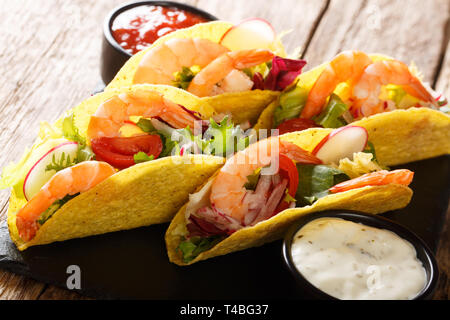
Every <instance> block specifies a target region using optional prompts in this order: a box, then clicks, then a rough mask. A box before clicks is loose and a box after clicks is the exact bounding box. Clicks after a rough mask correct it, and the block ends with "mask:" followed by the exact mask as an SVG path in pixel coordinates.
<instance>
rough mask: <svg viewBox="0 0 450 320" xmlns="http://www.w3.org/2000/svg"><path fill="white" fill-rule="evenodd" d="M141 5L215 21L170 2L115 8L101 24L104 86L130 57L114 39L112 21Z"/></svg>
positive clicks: (210, 16) (125, 5)
mask: <svg viewBox="0 0 450 320" xmlns="http://www.w3.org/2000/svg"><path fill="white" fill-rule="evenodd" d="M142 5H154V6H163V7H175V8H178V9H181V10H185V11H189V12H191V13H194V14H196V15H198V16H200V17H203V18H205V19H206V20H208V21H214V20H217V18H216V17H215V16H213V15H212V14H210V13H208V12H206V11H203V10H200V9H198V8H196V7H193V6H190V5H187V4H183V3H178V2H172V1H134V2H128V3H125V4H123V5H121V6H119V7H116V8H115V9H113V10H112V11H111V12H110V13H109V14H108V15H107V16H106V18H105V21H104V23H103V42H102V53H101V61H100V75H101V77H102V80H103V82H104V83H105V84H108V83H109V82H110V81H111V80H112V79H114V77H115V75H116V73H117V72H118V71H119V70H120V68H121V67H122V66H123V65H124V64H125V62H127V60H128V59H129V58H130V57H131V56H132V55H131V54H130V53H129V52H127V51H126V50H125V49H123V48H122V47H121V46H120V44H119V43H118V42H117V41H116V40H115V39H114V36H113V34H112V30H111V28H112V24H113V22H114V19H115V18H116V17H117V16H118V15H119V14H120V13H122V12H124V11H126V10H129V9H131V8H134V7H138V6H142Z"/></svg>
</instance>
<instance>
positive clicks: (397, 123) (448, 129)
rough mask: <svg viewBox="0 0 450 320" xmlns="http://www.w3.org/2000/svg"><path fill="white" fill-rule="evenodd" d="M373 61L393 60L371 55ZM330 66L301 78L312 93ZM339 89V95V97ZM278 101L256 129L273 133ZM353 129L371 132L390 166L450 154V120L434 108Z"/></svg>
mask: <svg viewBox="0 0 450 320" xmlns="http://www.w3.org/2000/svg"><path fill="white" fill-rule="evenodd" d="M371 58H372V60H374V61H378V60H386V59H391V58H389V57H386V56H383V55H371ZM325 66H326V64H323V65H321V66H318V67H316V68H314V69H312V70H310V71H308V72H305V73H303V74H301V75H300V76H299V77H298V79H299V81H300V83H301V85H302V87H305V88H306V89H307V90H310V89H311V88H312V86H313V84H314V83H315V81H316V79H317V78H318V77H319V75H320V74H321V72H322V71H323V69H324V68H325ZM339 89H340V88H339V87H338V88H337V90H336V92H337V93H338V94H339ZM277 107H278V101H277V100H275V101H273V102H272V103H271V104H270V105H269V106H268V107H267V108H266V109H265V110H264V111H263V112H262V113H261V116H260V117H259V119H258V121H257V123H256V125H255V127H254V128H255V129H256V130H257V129H270V128H272V125H273V122H272V121H273V115H274V111H275V109H276V108H277ZM352 125H356V126H361V127H364V128H366V129H367V131H368V132H369V136H370V140H371V142H372V143H374V144H375V145H376V146H377V158H378V160H379V161H380V163H383V164H385V165H387V166H394V165H398V164H403V163H408V162H412V161H418V160H424V159H428V158H433V157H437V156H440V155H444V154H449V153H450V116H449V115H448V114H445V113H443V112H441V111H438V110H434V109H431V108H425V107H423V108H416V107H412V108H409V109H397V110H394V111H390V112H384V113H379V114H376V115H373V116H370V117H367V118H363V119H361V120H359V121H355V122H353V123H352Z"/></svg>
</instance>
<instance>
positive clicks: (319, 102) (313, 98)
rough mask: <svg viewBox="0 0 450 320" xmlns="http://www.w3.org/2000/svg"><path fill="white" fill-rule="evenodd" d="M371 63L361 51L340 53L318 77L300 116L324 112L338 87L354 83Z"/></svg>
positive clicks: (307, 116)
mask: <svg viewBox="0 0 450 320" xmlns="http://www.w3.org/2000/svg"><path fill="white" fill-rule="evenodd" d="M371 63H372V60H371V59H370V57H369V56H368V55H367V54H365V53H364V52H361V51H344V52H342V53H340V54H338V55H337V56H336V57H335V58H334V59H333V60H331V62H330V63H329V64H328V65H327V66H326V67H325V69H324V70H323V71H322V73H321V74H320V76H319V78H317V80H316V82H315V83H314V85H313V87H312V88H311V91H310V92H309V94H308V99H307V100H306V104H305V107H304V108H303V110H302V113H301V116H300V117H301V118H306V119H310V118H312V117H313V116H315V115H318V114H319V113H320V112H322V109H323V108H324V107H325V103H326V100H327V98H328V97H329V96H330V95H331V94H332V93H333V91H334V90H335V89H336V87H337V86H338V85H339V84H340V83H342V82H347V81H348V82H349V83H350V84H353V83H354V82H355V81H356V80H358V79H359V77H360V76H361V74H362V73H363V72H364V70H365V68H366V67H367V66H368V65H370V64H371Z"/></svg>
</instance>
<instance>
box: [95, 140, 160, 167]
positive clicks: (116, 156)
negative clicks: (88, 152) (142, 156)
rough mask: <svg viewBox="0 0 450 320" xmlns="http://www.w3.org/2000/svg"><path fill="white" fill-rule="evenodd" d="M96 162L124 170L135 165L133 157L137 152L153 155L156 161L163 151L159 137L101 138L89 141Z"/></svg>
mask: <svg viewBox="0 0 450 320" xmlns="http://www.w3.org/2000/svg"><path fill="white" fill-rule="evenodd" d="M91 144H92V150H93V151H94V153H95V155H96V157H97V160H101V161H105V162H107V163H109V164H110V165H112V166H114V167H116V168H119V169H125V168H128V167H131V166H132V165H135V162H134V158H133V156H134V155H135V154H136V153H138V152H145V153H146V154H147V155H149V156H150V155H153V157H154V158H155V159H156V158H158V156H159V155H160V153H161V151H162V149H163V143H162V141H161V137H160V136H159V135H141V136H134V137H113V138H109V137H101V138H98V139H93V140H92V141H91Z"/></svg>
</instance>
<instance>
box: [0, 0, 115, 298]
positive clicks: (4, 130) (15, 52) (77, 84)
mask: <svg viewBox="0 0 450 320" xmlns="http://www.w3.org/2000/svg"><path fill="white" fill-rule="evenodd" d="M121 2H122V1H121V0H113V1H110V0H108V1H82V0H77V1H70V3H68V2H67V1H49V0H46V1H33V0H19V1H4V2H2V5H1V6H0V17H2V21H1V22H0V23H1V26H2V28H1V30H2V33H1V36H0V41H1V45H0V61H1V70H2V72H1V73H0V88H2V89H1V90H0V114H1V115H2V117H1V119H0V143H1V145H2V151H3V152H1V153H0V167H2V168H3V167H4V166H5V165H6V164H7V163H9V162H10V161H17V159H19V157H21V155H22V153H23V151H24V147H25V146H30V145H31V144H32V141H33V140H34V139H35V137H36V135H37V130H38V126H39V122H40V121H49V122H52V121H54V120H56V119H57V118H58V117H59V116H60V115H61V114H62V113H63V112H64V111H65V110H66V109H68V108H69V107H71V106H74V105H75V104H77V103H78V102H80V101H82V100H83V99H84V98H87V97H89V95H90V94H91V92H92V90H93V88H95V87H96V85H97V84H98V83H99V81H100V76H99V71H98V70H99V53H100V45H101V36H102V21H103V18H104V17H105V15H106V14H107V13H108V11H109V10H111V9H112V8H113V7H114V6H116V5H118V4H119V3H121ZM86 35H88V36H86ZM8 197H9V191H7V190H2V191H0V207H2V208H4V209H3V210H2V211H1V213H0V217H3V218H4V216H5V214H6V208H7V206H6V203H7V201H8ZM0 285H1V286H0V299H36V298H37V297H38V296H39V294H41V293H42V291H43V290H44V289H45V288H46V287H47V286H46V285H44V284H42V283H39V282H36V281H32V280H29V279H26V278H23V277H20V276H17V275H13V274H11V273H8V272H3V271H2V274H1V280H0ZM53 292H56V291H53ZM60 297H61V298H62V299H64V298H66V297H67V295H66V293H65V291H63V290H60Z"/></svg>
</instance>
